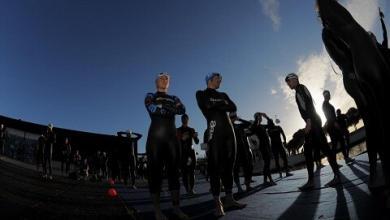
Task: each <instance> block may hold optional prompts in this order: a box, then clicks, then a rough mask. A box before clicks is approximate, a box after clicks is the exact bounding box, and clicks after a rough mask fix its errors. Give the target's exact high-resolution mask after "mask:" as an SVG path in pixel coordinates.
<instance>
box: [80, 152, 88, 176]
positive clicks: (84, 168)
mask: <svg viewBox="0 0 390 220" xmlns="http://www.w3.org/2000/svg"><path fill="white" fill-rule="evenodd" d="M82 161H83V162H82V163H81V166H80V176H81V177H82V178H83V180H87V179H88V176H89V164H88V159H87V157H85V158H84V159H83V160H82Z"/></svg>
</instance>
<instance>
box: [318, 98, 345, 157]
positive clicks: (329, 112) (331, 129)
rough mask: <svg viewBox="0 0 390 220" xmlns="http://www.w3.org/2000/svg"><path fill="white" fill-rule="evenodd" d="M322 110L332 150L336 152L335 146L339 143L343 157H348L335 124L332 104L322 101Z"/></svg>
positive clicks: (341, 136)
mask: <svg viewBox="0 0 390 220" xmlns="http://www.w3.org/2000/svg"><path fill="white" fill-rule="evenodd" d="M322 110H323V111H324V114H325V117H326V123H327V127H326V130H327V132H328V134H329V136H330V140H331V142H332V150H333V152H334V153H335V154H337V146H338V144H339V143H340V148H341V152H342V153H343V155H344V159H348V158H349V157H348V153H347V146H345V141H344V138H343V135H342V133H341V130H340V128H339V127H337V126H336V124H337V121H336V113H335V109H334V107H333V105H331V104H330V103H329V102H328V101H324V102H323V103H322Z"/></svg>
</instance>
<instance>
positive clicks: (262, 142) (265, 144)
mask: <svg viewBox="0 0 390 220" xmlns="http://www.w3.org/2000/svg"><path fill="white" fill-rule="evenodd" d="M263 116H264V113H261V112H256V113H255V114H254V119H255V121H254V123H253V125H252V127H251V133H252V134H255V135H256V136H257V138H258V139H259V143H258V145H259V150H260V152H261V156H262V157H263V161H264V167H263V175H264V183H263V184H264V185H265V186H273V185H276V183H275V182H274V180H273V179H272V176H271V169H270V166H271V145H270V140H269V136H268V133H267V130H266V126H265V125H262V124H261V122H262V117H263Z"/></svg>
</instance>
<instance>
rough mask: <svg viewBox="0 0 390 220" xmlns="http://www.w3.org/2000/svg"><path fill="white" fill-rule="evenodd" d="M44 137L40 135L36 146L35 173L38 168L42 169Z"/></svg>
mask: <svg viewBox="0 0 390 220" xmlns="http://www.w3.org/2000/svg"><path fill="white" fill-rule="evenodd" d="M45 144H46V140H45V136H44V135H43V134H41V135H40V136H39V138H38V144H37V147H36V165H37V171H39V166H40V165H41V166H42V168H43V158H44V150H45Z"/></svg>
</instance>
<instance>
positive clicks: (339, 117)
mask: <svg viewBox="0 0 390 220" xmlns="http://www.w3.org/2000/svg"><path fill="white" fill-rule="evenodd" d="M336 121H337V123H338V124H339V127H340V130H341V133H342V135H343V138H344V142H345V146H347V154H349V138H350V135H349V130H348V118H347V116H346V115H345V114H341V110H340V109H337V110H336Z"/></svg>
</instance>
